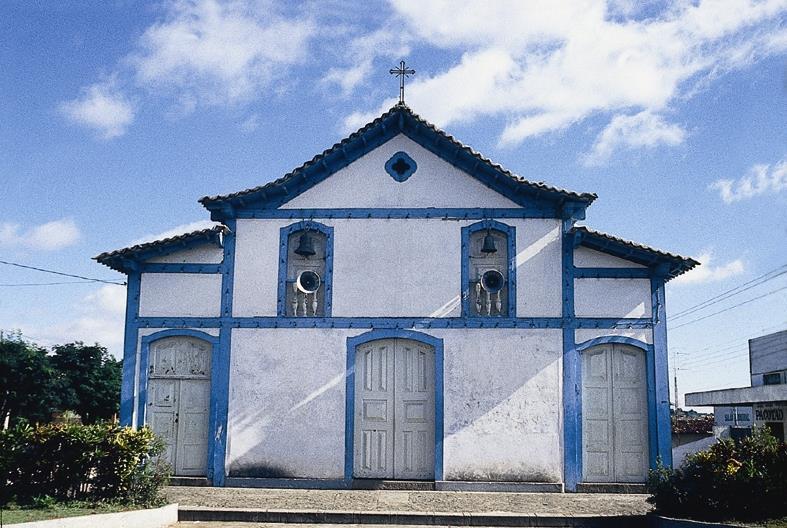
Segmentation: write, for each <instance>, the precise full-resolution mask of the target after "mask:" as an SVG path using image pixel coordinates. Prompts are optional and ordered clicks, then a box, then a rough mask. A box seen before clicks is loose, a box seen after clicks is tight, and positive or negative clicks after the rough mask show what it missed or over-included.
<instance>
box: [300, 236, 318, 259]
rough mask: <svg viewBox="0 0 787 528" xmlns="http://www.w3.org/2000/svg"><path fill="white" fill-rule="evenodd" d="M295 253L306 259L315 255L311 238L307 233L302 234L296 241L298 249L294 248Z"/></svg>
mask: <svg viewBox="0 0 787 528" xmlns="http://www.w3.org/2000/svg"><path fill="white" fill-rule="evenodd" d="M295 253H296V254H298V255H300V256H302V257H306V258H309V257H311V256H313V255H316V254H317V252H316V251H314V242H313V241H312V237H310V236H309V233H304V234H302V235H301V238H299V239H298V247H297V248H295Z"/></svg>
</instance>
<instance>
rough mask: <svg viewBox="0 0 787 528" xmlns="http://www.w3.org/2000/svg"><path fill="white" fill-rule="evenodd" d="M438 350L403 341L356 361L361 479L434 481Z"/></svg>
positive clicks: (380, 344) (362, 351)
mask: <svg viewBox="0 0 787 528" xmlns="http://www.w3.org/2000/svg"><path fill="white" fill-rule="evenodd" d="M434 419H435V417H434V350H433V349H432V347H430V346H428V345H424V344H422V343H418V342H416V341H410V340H404V339H384V340H379V341H373V342H370V343H366V344H364V345H362V346H360V347H358V350H357V351H356V356H355V431H354V433H353V434H354V438H353V443H354V450H355V452H354V455H353V456H354V460H353V475H354V476H355V477H356V478H378V479H433V478H434Z"/></svg>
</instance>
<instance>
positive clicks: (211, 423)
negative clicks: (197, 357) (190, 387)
mask: <svg viewBox="0 0 787 528" xmlns="http://www.w3.org/2000/svg"><path fill="white" fill-rule="evenodd" d="M183 336H189V337H195V338H197V339H201V340H202V341H205V342H206V343H209V344H210V346H211V348H210V375H211V380H210V387H211V395H210V414H209V417H208V453H207V457H208V461H207V468H208V475H207V476H208V477H209V478H210V477H211V475H212V473H213V463H214V460H215V457H214V450H215V446H214V444H215V441H214V437H213V434H212V431H215V430H216V420H217V417H218V414H219V413H218V408H217V405H218V402H217V401H216V398H215V396H214V391H213V373H214V371H215V370H216V369H217V368H219V363H220V361H221V358H220V357H219V356H218V354H217V353H216V352H217V349H218V345H219V338H218V337H217V336H213V335H210V334H206V333H205V332H200V331H198V330H191V329H188V328H184V329H169V330H162V331H160V332H156V333H153V334H149V335H146V336H142V349H141V352H140V361H139V364H140V369H139V403H138V406H137V427H142V426H143V425H145V419H146V412H145V411H146V409H147V403H148V374H149V373H150V368H151V367H152V364H151V359H152V358H151V357H150V345H151V344H153V343H154V342H156V341H158V340H159V339H165V338H167V337H183Z"/></svg>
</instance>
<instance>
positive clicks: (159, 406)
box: [145, 336, 211, 476]
mask: <svg viewBox="0 0 787 528" xmlns="http://www.w3.org/2000/svg"><path fill="white" fill-rule="evenodd" d="M149 353H150V367H149V381H148V398H147V399H148V401H147V407H148V410H147V412H146V416H145V423H147V424H148V425H149V426H150V427H151V429H153V432H155V433H156V434H157V435H159V436H161V437H162V438H163V439H164V441H165V442H166V444H167V449H166V451H165V452H164V454H163V455H162V456H163V457H164V459H165V460H166V461H167V462H168V463H169V464H170V465H171V466H172V469H173V471H174V473H175V475H184V476H204V475H206V474H207V461H208V460H207V459H208V435H209V431H208V419H209V413H210V411H209V407H210V355H211V345H210V344H209V343H207V342H205V341H202V340H201V339H196V338H193V337H187V336H182V337H180V336H176V337H167V338H163V339H160V340H158V341H154V342H153V343H151V344H150V351H149Z"/></svg>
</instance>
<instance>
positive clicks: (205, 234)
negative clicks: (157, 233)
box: [93, 225, 228, 269]
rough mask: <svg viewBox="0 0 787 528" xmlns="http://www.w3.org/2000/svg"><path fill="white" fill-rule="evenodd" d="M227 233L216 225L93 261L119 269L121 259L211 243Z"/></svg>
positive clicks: (108, 252) (123, 250)
mask: <svg viewBox="0 0 787 528" xmlns="http://www.w3.org/2000/svg"><path fill="white" fill-rule="evenodd" d="M227 231H228V229H227V228H226V227H225V226H223V225H216V226H214V227H209V228H207V229H200V230H199V231H191V232H189V233H183V234H182V235H177V236H173V237H169V238H162V239H161V240H153V241H151V242H144V243H142V244H136V245H134V246H129V247H125V248H121V249H116V250H114V251H106V252H104V253H101V254H100V255H96V256H95V257H93V260H96V261H98V262H99V263H101V264H104V265H105V266H109V267H110V268H113V269H117V267H116V266H115V265H114V264H115V263H116V262H117V261H119V260H121V259H133V258H135V257H137V256H139V255H140V254H141V253H146V252H148V251H151V250H156V249H164V248H168V247H173V246H176V247H180V246H185V245H188V244H190V243H194V242H197V241H199V240H201V239H205V240H206V241H209V240H211V238H213V237H215V236H217V235H223V234H225V233H227Z"/></svg>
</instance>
